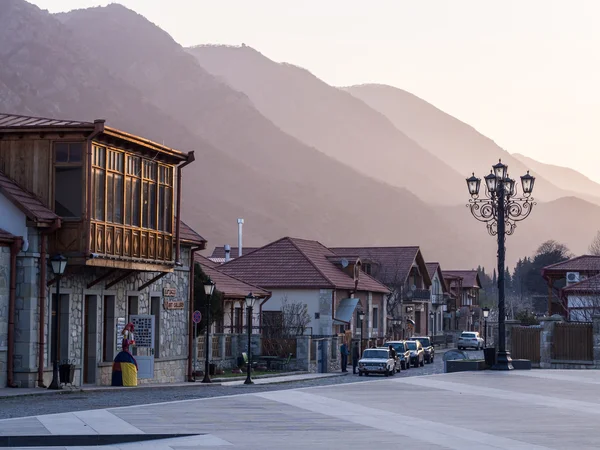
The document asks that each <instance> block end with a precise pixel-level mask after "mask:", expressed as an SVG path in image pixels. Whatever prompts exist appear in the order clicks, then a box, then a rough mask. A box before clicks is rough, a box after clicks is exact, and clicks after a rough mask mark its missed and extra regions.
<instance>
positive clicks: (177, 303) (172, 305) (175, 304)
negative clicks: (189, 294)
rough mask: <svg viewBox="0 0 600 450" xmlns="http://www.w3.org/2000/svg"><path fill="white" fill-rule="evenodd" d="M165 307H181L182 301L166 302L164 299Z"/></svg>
mask: <svg viewBox="0 0 600 450" xmlns="http://www.w3.org/2000/svg"><path fill="white" fill-rule="evenodd" d="M164 306H165V309H183V302H182V301H178V302H167V301H165V304H164Z"/></svg>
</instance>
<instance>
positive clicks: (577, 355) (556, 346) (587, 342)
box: [552, 323, 594, 361]
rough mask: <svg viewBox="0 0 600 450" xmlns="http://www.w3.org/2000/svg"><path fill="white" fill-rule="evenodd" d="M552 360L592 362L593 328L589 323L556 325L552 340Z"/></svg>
mask: <svg viewBox="0 0 600 450" xmlns="http://www.w3.org/2000/svg"><path fill="white" fill-rule="evenodd" d="M552 359H554V360H561V361H593V360H594V328H593V326H592V324H591V323H557V324H556V325H555V329H554V335H553V338H552Z"/></svg>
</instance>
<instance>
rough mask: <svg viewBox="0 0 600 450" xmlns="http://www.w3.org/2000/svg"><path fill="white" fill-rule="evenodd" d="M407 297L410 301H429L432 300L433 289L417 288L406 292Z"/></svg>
mask: <svg viewBox="0 0 600 450" xmlns="http://www.w3.org/2000/svg"><path fill="white" fill-rule="evenodd" d="M406 299H407V301H409V302H412V301H418V302H428V301H430V300H431V290H429V289H415V290H414V291H408V292H407V293H406Z"/></svg>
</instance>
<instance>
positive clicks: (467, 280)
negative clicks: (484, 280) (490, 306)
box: [442, 270, 481, 289]
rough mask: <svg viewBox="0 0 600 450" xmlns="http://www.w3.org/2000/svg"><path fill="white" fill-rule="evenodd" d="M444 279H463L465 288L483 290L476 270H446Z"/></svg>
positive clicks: (443, 272)
mask: <svg viewBox="0 0 600 450" xmlns="http://www.w3.org/2000/svg"><path fill="white" fill-rule="evenodd" d="M442 274H443V275H444V278H462V287H463V288H479V289H481V281H480V280H479V274H478V273H477V271H476V270H444V271H442Z"/></svg>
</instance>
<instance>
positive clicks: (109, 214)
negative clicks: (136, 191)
mask: <svg viewBox="0 0 600 450" xmlns="http://www.w3.org/2000/svg"><path fill="white" fill-rule="evenodd" d="M124 159H125V155H124V154H123V153H121V152H116V151H114V150H109V151H108V163H107V170H106V196H107V199H106V200H107V202H106V221H107V222H112V223H123V198H124V192H123V170H124V163H123V161H124Z"/></svg>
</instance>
